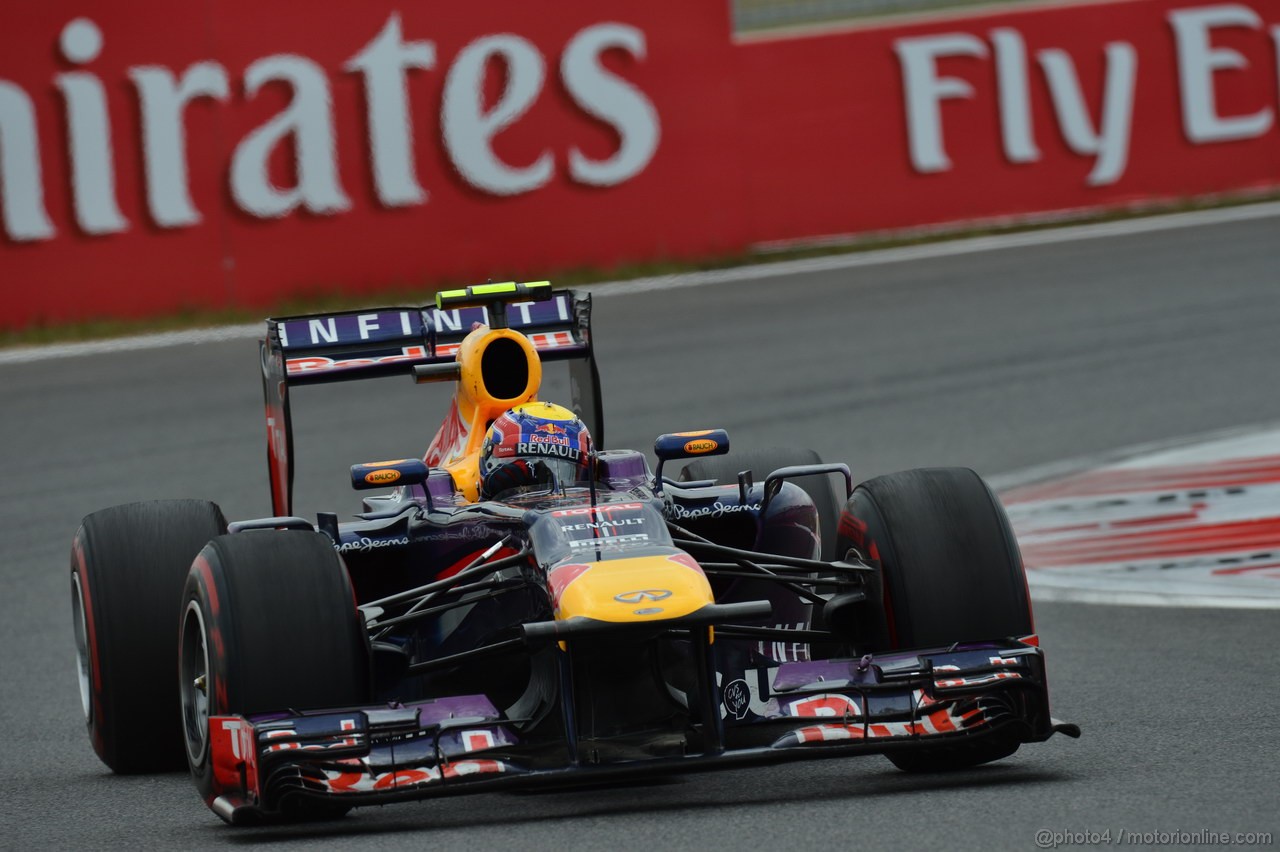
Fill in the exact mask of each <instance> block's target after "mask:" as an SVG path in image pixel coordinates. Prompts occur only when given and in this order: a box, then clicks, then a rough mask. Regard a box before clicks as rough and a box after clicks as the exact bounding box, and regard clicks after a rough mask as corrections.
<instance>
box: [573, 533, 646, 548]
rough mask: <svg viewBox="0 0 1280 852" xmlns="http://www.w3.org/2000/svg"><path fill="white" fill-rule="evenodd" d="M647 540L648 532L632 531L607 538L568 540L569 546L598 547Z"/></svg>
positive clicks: (640, 542) (639, 542) (638, 542)
mask: <svg viewBox="0 0 1280 852" xmlns="http://www.w3.org/2000/svg"><path fill="white" fill-rule="evenodd" d="M648 540H649V535H648V533H632V534H630V535H613V536H609V537H608V538H582V539H578V540H577V541H571V542H569V546H570V547H600V546H602V545H608V546H609V547H616V546H617V545H619V544H642V543H644V542H646V541H648Z"/></svg>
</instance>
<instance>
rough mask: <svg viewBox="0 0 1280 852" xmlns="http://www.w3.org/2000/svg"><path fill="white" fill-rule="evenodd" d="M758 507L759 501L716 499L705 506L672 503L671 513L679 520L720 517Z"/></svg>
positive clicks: (751, 510) (752, 510)
mask: <svg viewBox="0 0 1280 852" xmlns="http://www.w3.org/2000/svg"><path fill="white" fill-rule="evenodd" d="M759 508H760V504H759V503H721V502H720V501H719V500H717V501H716V502H714V503H711V504H709V505H706V506H682V505H680V504H679V503H674V504H672V506H671V514H672V515H673V516H675V519H676V520H678V521H680V520H685V519H686V518H722V517H724V516H725V515H732V514H734V513H736V512H754V511H756V510H757V509H759Z"/></svg>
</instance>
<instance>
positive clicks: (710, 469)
mask: <svg viewBox="0 0 1280 852" xmlns="http://www.w3.org/2000/svg"><path fill="white" fill-rule="evenodd" d="M801 464H822V459H821V457H819V456H818V454H817V453H816V452H815V451H813V450H805V449H796V448H789V447H773V448H768V449H762V450H752V451H749V452H744V453H737V454H735V455H727V456H712V457H711V458H705V459H698V460H697V461H693V462H690V463H689V464H687V465H685V466H684V469H683V470H681V471H680V481H681V482H691V481H694V480H698V479H714V480H715V481H716V482H718V483H719V484H721V485H733V484H735V483H736V482H737V481H738V474H739V473H740V472H741V471H744V470H750V471H751V473H752V476H753V478H754V479H755V481H756V482H757V483H761V484H763V483H764V478H765V477H766V476H768V475H769V474H771V473H773V472H774V471H775V470H777V469H778V468H783V467H792V466H794V465H801ZM787 481H788V482H791V483H794V484H796V485H798V486H800V488H802V489H803V490H804V493H806V494H808V495H809V499H810V500H812V501H813V505H814V506H816V507H817V509H818V532H819V534H820V536H821V539H822V555H821V558H822V559H823V560H824V561H826V562H832V561H834V560H836V559H838V558H839V557H840V556H843V555H844V551H837V549H836V525H837V522H838V519H839V518H840V500H839V499H838V498H837V497H836V492H835V487H834V486H833V485H832V484H831V476H830V475H828V474H819V475H816V476H801V477H797V478H795V479H789V480H787ZM837 554H839V555H837Z"/></svg>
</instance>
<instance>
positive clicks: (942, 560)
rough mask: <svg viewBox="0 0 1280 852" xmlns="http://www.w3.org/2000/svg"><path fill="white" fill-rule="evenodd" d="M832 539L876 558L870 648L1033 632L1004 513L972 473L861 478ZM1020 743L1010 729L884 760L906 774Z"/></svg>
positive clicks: (867, 629)
mask: <svg viewBox="0 0 1280 852" xmlns="http://www.w3.org/2000/svg"><path fill="white" fill-rule="evenodd" d="M838 546H839V547H840V548H842V549H843V548H849V547H854V548H857V550H858V551H859V552H861V553H862V554H863V555H864V556H866V557H867V558H869V559H871V560H877V561H879V563H880V577H879V584H880V585H881V587H882V590H881V591H882V594H881V597H882V602H877V601H876V600H874V597H875V596H874V595H873V596H872V599H871V600H869V601H868V603H869V606H867V607H866V608H865V609H864V610H863V612H862V616H863V618H862V623H861V624H859V625H858V630H859V632H860V633H861V635H862V637H863V639H864V641H865V642H866V643H867V644H868V645H869V646H870V648H871V649H872V650H891V649H897V648H903V649H907V648H937V647H945V646H947V645H951V644H952V643H955V642H961V641H981V640H987V639H1005V638H1009V637H1021V636H1026V635H1029V634H1031V633H1033V632H1034V631H1035V628H1034V626H1033V622H1032V615H1031V603H1030V599H1029V596H1028V593H1027V580H1026V574H1025V572H1024V571H1023V566H1022V557H1021V555H1020V554H1019V552H1018V544H1017V541H1016V539H1015V538H1014V536H1013V532H1012V530H1011V529H1010V527H1009V520H1008V517H1007V515H1006V514H1005V511H1004V507H1003V506H1001V504H1000V502H999V501H998V500H997V499H996V497H995V495H994V494H993V493H992V492H991V489H990V488H989V487H988V486H987V484H986V483H985V482H983V480H982V478H981V477H979V476H978V474H976V473H974V472H973V471H971V470H966V469H961V468H934V469H927V470H909V471H903V472H900V473H893V474H889V475H887V476H881V477H877V478H875V479H871V480H868V481H867V482H864V483H862V484H861V485H859V486H858V487H857V488H856V489H854V492H853V496H852V497H850V498H849V502H848V503H847V504H846V506H845V511H844V514H843V515H842V516H841V519H840V537H839V542H838ZM872 585H873V586H874V585H875V584H874V583H873V584H872ZM1018 744H1019V743H1018V740H1017V739H1016V738H1013V737H1012V735H1008V736H1001V735H996V736H995V738H994V739H993V738H991V737H984V738H983V739H980V740H977V741H975V742H973V743H963V742H962V743H955V744H952V745H948V746H945V747H944V746H939V747H937V748H932V749H925V750H912V751H910V752H905V751H904V752H902V753H899V754H890V755H889V759H890V760H891V761H892V762H893V764H894V765H895V766H897V767H898V768H900V769H903V770H906V771H909V772H937V771H947V770H954V769H963V768H966V767H970V766H976V765H978V764H980V763H987V762H989V761H992V760H999V759H1000V758H1002V757H1007V756H1009V755H1010V754H1013V752H1014V751H1016V750H1017V748H1018Z"/></svg>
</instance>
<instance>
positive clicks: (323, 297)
mask: <svg viewBox="0 0 1280 852" xmlns="http://www.w3.org/2000/svg"><path fill="white" fill-rule="evenodd" d="M1276 199H1280V189H1272V190H1269V191H1265V192H1252V193H1244V194H1231V195H1223V196H1219V197H1215V198H1209V199H1198V200H1194V201H1181V202H1160V203H1150V204H1145V205H1140V206H1133V207H1129V208H1123V209H1115V210H1110V211H1106V212H1103V213H1097V212H1084V211H1080V212H1067V213H1057V214H1050V215H1046V216H1043V217H1038V218H1035V219H1033V218H1031V217H1028V218H1024V219H1021V220H1019V221H1015V222H1008V223H1005V222H1001V223H997V224H986V225H981V226H974V225H972V224H969V225H963V224H962V225H950V226H940V227H937V228H928V229H918V230H913V231H910V232H905V231H904V232H896V233H888V234H870V235H864V236H856V237H848V238H836V239H833V238H818V239H814V240H811V241H808V242H803V241H799V242H791V243H787V244H785V245H774V246H764V247H759V248H757V249H755V250H753V251H750V252H746V253H739V254H731V255H721V256H715V257H706V258H702V259H700V260H696V261H658V262H651V263H637V264H632V265H627V266H622V267H618V268H612V269H569V270H562V271H560V272H559V273H555V272H552V273H550V274H540V275H538V276H536V277H537V278H539V279H544V278H549V279H550V280H551V282H552V283H553V284H554V285H556V286H557V287H573V286H579V285H583V284H599V283H602V282H619V284H620V285H621V284H622V283H624V282H626V281H627V280H630V279H635V278H649V277H653V276H661V275H673V274H680V273H688V272H698V271H703V270H711V269H727V268H730V267H734V266H742V265H745V264H753V263H755V264H759V263H776V262H779V261H784V260H796V259H801V258H809V257H822V256H829V255H839V254H848V253H852V252H862V251H872V250H875V249H884V248H897V247H901V246H912V245H921V244H924V243H937V242H945V241H948V240H957V239H968V238H971V237H979V236H989V235H994V234H1010V233H1019V232H1023V231H1035V230H1044V229H1047V228H1055V227H1060V226H1062V225H1068V224H1090V223H1099V222H1112V221H1120V220H1123V219H1132V218H1136V217H1140V216H1148V215H1152V214H1162V213H1178V212H1184V211H1188V210H1203V209H1210V208H1217V207H1229V206H1235V205H1239V204H1248V203H1254V202H1259V201H1272V200H1276ZM474 283H476V282H475V281H457V282H441V283H439V284H438V285H432V286H429V287H427V286H411V285H407V284H405V285H401V286H393V287H391V288H389V289H387V290H383V291H379V292H378V293H375V294H370V293H362V294H360V295H352V294H350V293H344V292H342V289H341V286H340V285H332V286H329V287H318V288H314V289H313V291H312V292H311V293H310V294H309V295H306V296H303V297H298V298H291V299H289V300H286V301H281V302H279V303H277V304H275V305H272V306H270V307H269V308H268V309H266V310H263V309H261V308H232V309H225V310H195V309H188V310H182V311H178V312H175V313H172V314H166V315H163V316H158V317H152V318H149V319H141V320H119V319H95V320H86V321H84V322H74V323H60V324H47V325H45V324H41V325H35V326H32V327H30V328H26V329H20V330H6V331H0V348H10V347H14V346H34V345H40V344H45V343H66V342H72V341H83V340H100V339H104V338H112V337H124V336H129V335H136V334H148V333H156V332H164V331H177V330H186V329H193V328H206V327H214V326H222V325H234V324H240V323H256V322H261V321H262V320H263V318H264V317H266V316H289V315H293V314H307V313H320V312H324V311H337V310H351V309H355V308H362V307H368V306H372V305H397V304H408V305H425V304H429V303H430V302H431V301H432V300H433V299H434V294H435V292H436V290H445V289H450V288H452V287H460V286H464V285H466V284H474Z"/></svg>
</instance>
